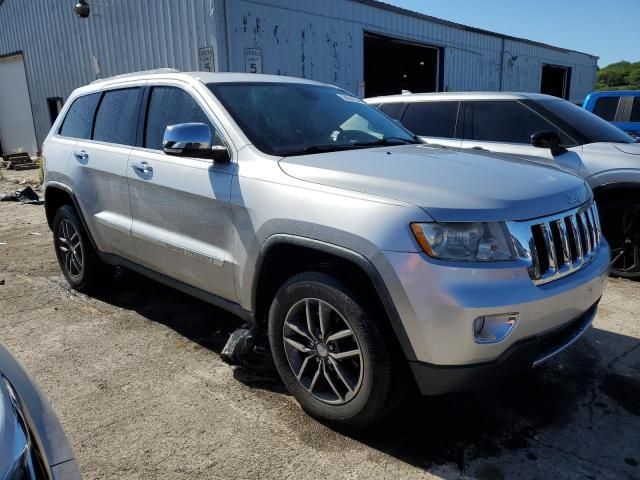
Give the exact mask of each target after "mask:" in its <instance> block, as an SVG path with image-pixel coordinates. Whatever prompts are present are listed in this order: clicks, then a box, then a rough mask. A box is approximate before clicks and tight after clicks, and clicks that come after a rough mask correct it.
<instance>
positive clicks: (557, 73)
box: [540, 65, 571, 100]
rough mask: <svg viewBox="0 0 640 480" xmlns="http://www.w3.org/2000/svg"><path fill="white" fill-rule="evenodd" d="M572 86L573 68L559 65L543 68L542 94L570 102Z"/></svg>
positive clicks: (544, 66)
mask: <svg viewBox="0 0 640 480" xmlns="http://www.w3.org/2000/svg"><path fill="white" fill-rule="evenodd" d="M570 85H571V68H569V67H561V66H559V65H543V66H542V82H541V84H540V92H541V93H545V94H547V95H553V96H554V97H559V98H564V99H565V100H569V87H570Z"/></svg>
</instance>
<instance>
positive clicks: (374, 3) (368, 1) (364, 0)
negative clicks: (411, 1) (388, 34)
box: [351, 0, 600, 60]
mask: <svg viewBox="0 0 640 480" xmlns="http://www.w3.org/2000/svg"><path fill="white" fill-rule="evenodd" d="M351 1H352V2H356V3H360V4H362V5H368V6H370V7H374V8H379V9H381V10H387V11H389V12H394V13H398V14H400V15H407V16H409V17H414V18H419V19H421V20H427V21H430V22H434V23H439V24H440V25H445V26H448V27H453V28H457V29H459V30H465V31H467V32H473V33H482V34H484V35H490V36H492V37H497V38H502V39H504V40H515V41H517V42H523V43H527V44H529V45H534V46H536V47H543V48H550V49H553V50H556V51H559V52H563V53H578V54H580V55H586V56H588V57H589V58H592V59H594V60H599V59H600V57H598V56H597V55H592V54H590V53H585V52H580V51H578V50H571V49H569V48H562V47H556V46H555V45H549V44H548V43H543V42H537V41H535V40H529V39H527V38H521V37H514V36H511V35H505V34H503V33H497V32H492V31H491V30H484V29H482V28H477V27H470V26H469V25H464V24H462V23H457V22H452V21H450V20H444V19H442V18H438V17H432V16H431V15H427V14H425V13H420V12H415V11H413V10H409V9H407V8H402V7H397V6H395V5H391V4H389V3H386V2H381V1H380V0H351Z"/></svg>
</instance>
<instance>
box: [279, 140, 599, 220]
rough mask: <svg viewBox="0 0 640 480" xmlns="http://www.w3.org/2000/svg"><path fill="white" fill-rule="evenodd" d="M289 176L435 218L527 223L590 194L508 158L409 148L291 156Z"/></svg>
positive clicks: (568, 179) (575, 181)
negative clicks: (397, 203)
mask: <svg viewBox="0 0 640 480" xmlns="http://www.w3.org/2000/svg"><path fill="white" fill-rule="evenodd" d="M280 166H281V168H282V169H283V170H284V172H285V173H287V174H288V175H290V176H292V177H294V178H297V179H300V180H305V181H308V182H313V183H317V184H321V185H327V186H332V187H337V188H343V189H347V190H352V191H357V192H362V193H367V194H371V195H377V196H382V197H385V198H388V199H394V200H399V201H402V202H405V203H411V204H414V205H416V206H418V207H421V208H422V209H423V210H425V211H426V212H427V213H429V215H431V217H433V219H434V220H436V221H492V220H525V219H531V218H536V217H540V216H544V215H550V214H552V213H557V212H561V211H564V210H568V209H569V208H572V207H574V206H576V205H578V204H580V203H583V202H585V201H587V200H588V199H590V198H591V190H590V189H589V187H588V186H587V184H586V183H585V182H584V181H583V180H582V179H580V178H578V177H576V176H573V175H570V174H567V173H564V172H562V171H560V170H558V169H555V168H550V167H546V166H543V165H537V164H533V163H530V162H527V161H526V160H523V159H518V158H514V157H509V156H505V155H500V156H495V155H492V154H487V153H484V152H482V153H475V152H470V151H465V152H461V151H459V150H454V149H446V148H438V147H432V146H428V145H406V146H398V147H384V148H372V149H356V150H347V151H341V152H332V153H321V154H314V155H302V156H296V157H285V158H282V159H281V160H280Z"/></svg>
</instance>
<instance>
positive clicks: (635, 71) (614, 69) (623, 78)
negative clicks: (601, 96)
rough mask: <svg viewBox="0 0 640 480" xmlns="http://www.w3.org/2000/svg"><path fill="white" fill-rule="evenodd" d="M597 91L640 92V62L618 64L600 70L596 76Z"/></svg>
mask: <svg viewBox="0 0 640 480" xmlns="http://www.w3.org/2000/svg"><path fill="white" fill-rule="evenodd" d="M596 89H597V90H639V89H640V62H635V63H631V62H626V61H622V62H617V63H612V64H611V65H607V66H606V67H604V68H599V69H598V73H597V76H596Z"/></svg>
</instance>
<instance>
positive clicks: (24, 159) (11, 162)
mask: <svg viewBox="0 0 640 480" xmlns="http://www.w3.org/2000/svg"><path fill="white" fill-rule="evenodd" d="M2 158H3V160H4V161H3V167H4V168H6V169H7V170H18V171H19V170H31V169H36V168H38V167H39V166H40V164H39V163H38V162H37V161H34V160H33V159H32V158H31V156H30V155H29V154H28V153H26V152H22V153H11V154H9V155H3V156H2ZM34 158H36V157H34Z"/></svg>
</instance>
